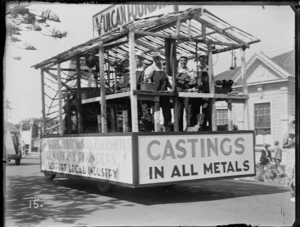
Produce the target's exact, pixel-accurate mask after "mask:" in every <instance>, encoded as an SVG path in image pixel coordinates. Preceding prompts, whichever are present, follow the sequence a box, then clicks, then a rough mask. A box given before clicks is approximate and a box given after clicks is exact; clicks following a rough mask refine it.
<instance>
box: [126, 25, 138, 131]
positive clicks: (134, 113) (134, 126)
mask: <svg viewBox="0 0 300 227" xmlns="http://www.w3.org/2000/svg"><path fill="white" fill-rule="evenodd" d="M128 39H129V41H128V42H129V75H130V101H131V124H132V132H138V131H139V125H138V108H137V107H138V102H137V96H136V95H134V94H133V91H134V90H136V83H137V82H136V72H135V71H136V62H135V41H134V27H133V26H130V27H129V34H128Z"/></svg>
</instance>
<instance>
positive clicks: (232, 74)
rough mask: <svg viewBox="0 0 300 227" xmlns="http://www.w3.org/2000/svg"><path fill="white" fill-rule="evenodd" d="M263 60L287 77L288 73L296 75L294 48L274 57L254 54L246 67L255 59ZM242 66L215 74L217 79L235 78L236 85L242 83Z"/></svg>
mask: <svg viewBox="0 0 300 227" xmlns="http://www.w3.org/2000/svg"><path fill="white" fill-rule="evenodd" d="M257 59H259V60H261V61H262V62H264V63H266V64H267V65H268V66H269V67H271V68H273V69H274V70H275V71H278V72H280V73H282V74H283V75H284V76H285V77H287V76H288V75H290V76H292V77H295V52H294V50H291V51H288V52H286V53H283V54H280V55H277V56H275V57H273V58H269V57H267V56H266V55H263V54H254V55H253V56H252V57H251V58H250V59H249V61H248V62H247V63H246V67H247V68H249V67H250V66H251V65H252V64H253V63H254V62H255V60H257ZM240 73H241V67H240V66H239V67H236V68H235V69H234V70H226V71H224V72H222V73H219V74H218V75H216V76H215V81H216V80H233V81H234V85H235V86H237V85H242V84H241V83H242V81H241V78H240Z"/></svg>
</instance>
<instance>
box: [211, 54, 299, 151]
mask: <svg viewBox="0 0 300 227" xmlns="http://www.w3.org/2000/svg"><path fill="white" fill-rule="evenodd" d="M246 72H247V74H246V75H247V78H246V80H247V86H248V95H249V100H248V110H249V127H250V128H249V129H250V130H255V133H256V146H261V145H263V144H264V143H268V144H270V145H273V141H274V140H279V141H280V143H282V142H281V141H282V137H283V134H284V133H285V132H286V131H287V130H288V120H289V117H290V116H291V115H295V105H296V103H295V52H294V50H293V51H289V52H286V53H284V54H281V55H278V56H276V57H272V58H269V57H267V56H266V55H264V54H263V53H259V54H254V55H253V56H252V57H251V58H250V59H249V61H248V62H247V63H246ZM216 80H233V81H234V84H233V86H232V87H233V90H235V91H236V92H242V91H243V84H242V80H241V67H234V68H233V69H232V70H227V71H225V72H222V73H220V74H218V75H216V76H215V81H216ZM216 109H217V124H218V125H220V126H221V125H225V124H228V110H227V104H226V103H225V102H217V103H216ZM232 120H233V124H234V125H236V126H237V127H238V129H244V128H243V125H244V119H243V104H233V105H232Z"/></svg>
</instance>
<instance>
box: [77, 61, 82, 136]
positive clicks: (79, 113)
mask: <svg viewBox="0 0 300 227" xmlns="http://www.w3.org/2000/svg"><path fill="white" fill-rule="evenodd" d="M76 73H77V100H76V106H77V132H78V133H81V132H82V110H81V74H80V59H79V57H77V58H76Z"/></svg>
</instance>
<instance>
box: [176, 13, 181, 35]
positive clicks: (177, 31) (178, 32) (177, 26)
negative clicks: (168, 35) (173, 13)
mask: <svg viewBox="0 0 300 227" xmlns="http://www.w3.org/2000/svg"><path fill="white" fill-rule="evenodd" d="M180 27H181V21H180V18H179V17H178V18H177V22H176V37H177V36H179V35H180Z"/></svg>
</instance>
